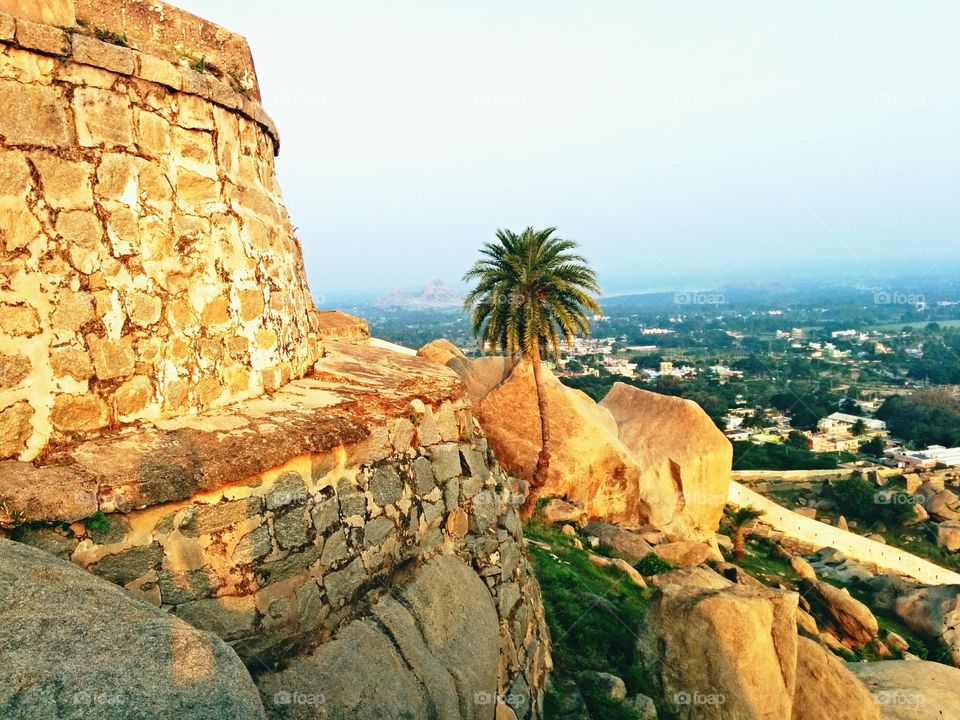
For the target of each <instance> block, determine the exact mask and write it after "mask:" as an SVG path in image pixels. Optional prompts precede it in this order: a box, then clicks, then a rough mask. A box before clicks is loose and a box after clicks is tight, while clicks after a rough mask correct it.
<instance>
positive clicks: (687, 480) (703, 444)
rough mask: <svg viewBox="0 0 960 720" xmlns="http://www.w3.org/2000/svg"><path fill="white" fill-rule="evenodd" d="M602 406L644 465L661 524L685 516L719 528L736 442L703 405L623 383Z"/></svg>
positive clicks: (694, 523) (692, 523)
mask: <svg viewBox="0 0 960 720" xmlns="http://www.w3.org/2000/svg"><path fill="white" fill-rule="evenodd" d="M600 405H601V407H604V408H606V409H607V410H609V411H610V413H611V415H613V418H614V420H616V422H617V427H618V428H619V436H620V440H621V442H623V444H624V445H626V446H627V447H628V448H629V449H630V451H631V452H632V453H633V455H634V457H635V458H636V460H637V461H638V462H639V464H640V466H641V467H642V468H643V469H644V475H643V478H642V479H641V483H642V484H643V485H644V487H646V488H647V498H648V502H650V503H651V504H653V505H655V506H656V508H657V511H656V514H657V518H658V520H659V522H658V525H665V524H667V523H669V522H670V521H672V520H674V519H675V518H681V517H682V518H683V524H684V525H687V526H689V527H691V528H693V529H695V530H711V531H712V530H714V529H716V527H717V524H718V523H719V522H720V516H721V515H722V514H723V508H724V506H725V505H726V502H727V492H728V489H729V485H730V467H731V463H732V462H733V446H732V445H731V444H730V441H729V440H727V438H726V437H724V435H723V433H722V432H721V431H720V430H719V428H717V426H716V425H715V424H714V423H713V421H712V420H711V419H710V417H709V416H708V415H707V414H706V413H705V412H704V411H703V409H702V408H701V407H700V406H699V405H697V404H696V403H695V402H692V401H690V400H684V399H682V398H677V397H670V396H668V395H661V394H659V393H655V392H650V391H648V390H641V389H639V388H635V387H633V386H632V385H625V384H623V383H616V384H615V385H614V386H613V388H612V389H611V390H610V392H609V393H607V396H606V397H605V398H604V399H603V401H602V402H601V403H600ZM678 490H679V492H678ZM666 518H669V520H667V519H666Z"/></svg>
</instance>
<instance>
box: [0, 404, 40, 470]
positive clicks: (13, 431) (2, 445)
mask: <svg viewBox="0 0 960 720" xmlns="http://www.w3.org/2000/svg"><path fill="white" fill-rule="evenodd" d="M32 417H33V408H32V407H30V403H28V402H18V403H14V404H13V405H11V406H10V407H8V408H6V409H4V410H0V457H13V456H15V455H19V454H20V453H21V452H22V451H23V450H24V449H25V448H26V444H27V441H28V440H29V439H30V434H31V433H32V432H33V428H32V427H31V425H30V418H32Z"/></svg>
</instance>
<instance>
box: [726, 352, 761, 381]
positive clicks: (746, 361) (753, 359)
mask: <svg viewBox="0 0 960 720" xmlns="http://www.w3.org/2000/svg"><path fill="white" fill-rule="evenodd" d="M730 367H731V368H733V369H734V370H739V371H741V372H742V373H743V374H744V375H745V376H747V377H766V376H767V375H769V374H770V370H769V368H768V366H767V364H766V363H764V362H763V361H762V360H761V359H760V358H758V357H757V356H756V355H750V356H749V357H745V358H741V359H740V360H737V361H736V362H734V363H733V364H732V365H731V366H730Z"/></svg>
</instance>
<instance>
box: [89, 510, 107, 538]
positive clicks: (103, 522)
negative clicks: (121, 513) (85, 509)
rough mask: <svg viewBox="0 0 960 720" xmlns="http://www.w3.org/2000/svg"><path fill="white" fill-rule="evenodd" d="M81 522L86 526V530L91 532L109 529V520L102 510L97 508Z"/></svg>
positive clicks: (101, 531)
mask: <svg viewBox="0 0 960 720" xmlns="http://www.w3.org/2000/svg"><path fill="white" fill-rule="evenodd" d="M83 524H84V525H86V526H87V530H90V531H92V532H100V533H104V532H107V530H109V529H110V521H109V520H108V519H107V516H106V515H105V514H104V512H103V511H102V510H97V511H96V512H95V513H94V514H93V515H91V516H90V517H88V518H86V519H85V520H84V521H83Z"/></svg>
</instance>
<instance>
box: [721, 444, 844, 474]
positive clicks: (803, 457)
mask: <svg viewBox="0 0 960 720" xmlns="http://www.w3.org/2000/svg"><path fill="white" fill-rule="evenodd" d="M837 465H838V462H837V456H836V455H835V454H833V453H813V452H810V451H809V450H807V449H802V448H798V447H793V446H791V445H786V444H782V445H775V444H771V443H760V444H757V445H755V444H753V443H751V442H735V443H733V469H734V470H833V469H835V468H836V467H837Z"/></svg>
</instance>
